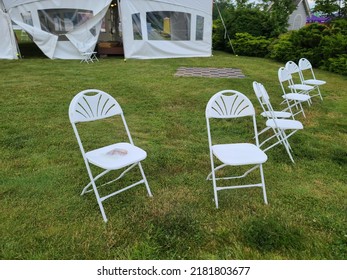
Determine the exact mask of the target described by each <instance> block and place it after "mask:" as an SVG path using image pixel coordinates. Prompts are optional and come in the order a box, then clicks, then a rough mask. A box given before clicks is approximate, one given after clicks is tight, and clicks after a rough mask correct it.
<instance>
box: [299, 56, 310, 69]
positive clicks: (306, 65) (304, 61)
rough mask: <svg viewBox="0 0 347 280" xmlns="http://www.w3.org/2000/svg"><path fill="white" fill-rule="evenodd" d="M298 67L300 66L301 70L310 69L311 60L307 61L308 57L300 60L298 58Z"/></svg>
mask: <svg viewBox="0 0 347 280" xmlns="http://www.w3.org/2000/svg"><path fill="white" fill-rule="evenodd" d="M299 68H300V70H301V71H303V70H308V69H312V65H311V62H309V61H308V59H306V58H300V60H299Z"/></svg>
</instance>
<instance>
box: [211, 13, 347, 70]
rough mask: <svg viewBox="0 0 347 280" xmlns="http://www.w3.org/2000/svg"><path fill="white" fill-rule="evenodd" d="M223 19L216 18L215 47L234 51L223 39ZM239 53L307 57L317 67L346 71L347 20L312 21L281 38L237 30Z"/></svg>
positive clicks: (235, 41) (234, 41)
mask: <svg viewBox="0 0 347 280" xmlns="http://www.w3.org/2000/svg"><path fill="white" fill-rule="evenodd" d="M219 24H220V22H218V21H217V22H216V25H215V29H214V30H215V31H216V32H215V33H214V36H213V47H214V49H219V50H225V51H228V52H233V50H232V48H231V47H230V44H229V43H228V42H227V40H225V39H221V38H222V36H221V34H220V32H221V28H220V26H219ZM232 44H233V47H234V50H235V53H236V54H239V55H245V56H256V57H270V58H272V59H274V60H277V61H280V62H287V61H289V60H293V61H298V60H299V59H300V58H301V57H305V58H307V59H308V60H309V61H310V62H311V63H312V65H313V66H314V67H319V68H321V69H325V70H328V71H331V72H335V73H339V74H342V75H347V20H346V19H339V20H335V21H333V22H331V23H330V24H329V25H322V24H310V25H307V26H305V27H303V28H301V29H299V30H295V31H290V32H287V33H284V34H281V35H280V36H279V37H278V38H275V39H274V38H267V37H266V36H255V35H251V34H249V33H247V32H244V33H236V34H235V35H234V37H233V39H232Z"/></svg>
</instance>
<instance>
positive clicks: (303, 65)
mask: <svg viewBox="0 0 347 280" xmlns="http://www.w3.org/2000/svg"><path fill="white" fill-rule="evenodd" d="M299 69H300V71H301V72H303V71H305V70H310V71H311V74H312V77H313V78H314V79H316V77H315V75H314V72H313V68H312V64H311V62H310V61H309V60H308V59H306V58H300V60H299ZM302 75H303V74H302Z"/></svg>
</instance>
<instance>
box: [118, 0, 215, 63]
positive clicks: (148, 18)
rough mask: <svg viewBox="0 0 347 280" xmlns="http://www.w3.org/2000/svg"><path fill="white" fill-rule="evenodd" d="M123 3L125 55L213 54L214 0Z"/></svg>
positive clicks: (179, 55) (150, 0)
mask: <svg viewBox="0 0 347 280" xmlns="http://www.w3.org/2000/svg"><path fill="white" fill-rule="evenodd" d="M120 4H121V20H122V30H123V44H124V55H125V57H126V58H137V59H150V58H173V57H208V56H211V53H212V1H211V0H199V1H198V0H191V1H185V0H175V1H165V0H161V1H160V0H131V1H124V0H123V1H121V2H120Z"/></svg>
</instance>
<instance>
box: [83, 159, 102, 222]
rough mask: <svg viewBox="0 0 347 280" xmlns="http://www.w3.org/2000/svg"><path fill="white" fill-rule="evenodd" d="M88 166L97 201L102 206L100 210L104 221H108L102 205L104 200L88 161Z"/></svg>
mask: <svg viewBox="0 0 347 280" xmlns="http://www.w3.org/2000/svg"><path fill="white" fill-rule="evenodd" d="M86 167H87V171H88V175H89V179H90V182H91V184H92V186H93V190H94V194H95V197H96V200H97V202H98V204H99V208H100V212H101V215H102V218H103V220H104V222H105V223H106V222H107V217H106V214H105V210H104V206H103V205H102V200H101V198H100V195H99V192H98V188H97V187H96V183H95V180H94V177H93V174H92V171H91V169H90V167H89V165H88V163H87V162H86Z"/></svg>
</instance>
